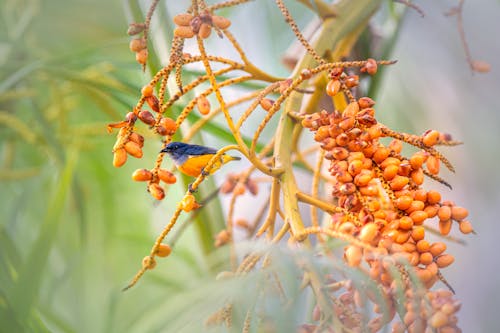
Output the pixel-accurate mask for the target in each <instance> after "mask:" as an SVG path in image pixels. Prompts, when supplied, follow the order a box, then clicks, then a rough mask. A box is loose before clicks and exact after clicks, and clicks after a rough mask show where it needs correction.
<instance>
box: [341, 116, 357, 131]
mask: <svg viewBox="0 0 500 333" xmlns="http://www.w3.org/2000/svg"><path fill="white" fill-rule="evenodd" d="M355 122H356V119H355V118H354V117H345V118H344V119H343V120H342V121H341V122H340V123H339V127H340V128H341V129H343V130H344V131H348V130H350V129H351V128H352V127H353V126H354V123H355Z"/></svg>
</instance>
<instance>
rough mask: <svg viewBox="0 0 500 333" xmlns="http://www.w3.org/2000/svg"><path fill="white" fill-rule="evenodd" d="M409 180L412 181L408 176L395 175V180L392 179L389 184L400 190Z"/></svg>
mask: <svg viewBox="0 0 500 333" xmlns="http://www.w3.org/2000/svg"><path fill="white" fill-rule="evenodd" d="M409 181H410V179H409V178H408V177H404V176H399V175H398V176H396V177H394V179H393V180H391V182H390V183H389V185H390V186H391V189H392V190H394V191H399V190H402V189H403V187H405V186H406V185H407V184H408V182H409Z"/></svg>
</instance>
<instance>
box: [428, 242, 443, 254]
mask: <svg viewBox="0 0 500 333" xmlns="http://www.w3.org/2000/svg"><path fill="white" fill-rule="evenodd" d="M429 251H430V253H431V254H432V256H433V257H437V256H439V255H440V254H442V253H443V252H444V251H446V244H445V243H443V242H436V243H432V245H431V247H430V248H429Z"/></svg>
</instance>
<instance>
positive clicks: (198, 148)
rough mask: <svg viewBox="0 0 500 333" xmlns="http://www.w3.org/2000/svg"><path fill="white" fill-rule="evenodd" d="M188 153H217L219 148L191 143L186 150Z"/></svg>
mask: <svg viewBox="0 0 500 333" xmlns="http://www.w3.org/2000/svg"><path fill="white" fill-rule="evenodd" d="M184 153H185V154H186V155H192V156H193V155H207V154H216V153H217V149H214V148H209V147H205V146H199V145H189V147H187V148H186V150H185V151H184Z"/></svg>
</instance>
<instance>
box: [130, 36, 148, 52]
mask: <svg viewBox="0 0 500 333" xmlns="http://www.w3.org/2000/svg"><path fill="white" fill-rule="evenodd" d="M128 46H129V48H130V51H132V52H139V51H141V50H143V49H145V48H146V46H147V45H146V40H145V39H144V38H134V39H132V40H131V41H130V43H129V45H128Z"/></svg>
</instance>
